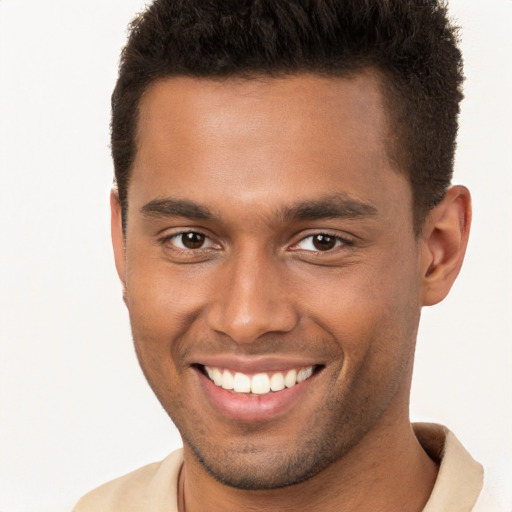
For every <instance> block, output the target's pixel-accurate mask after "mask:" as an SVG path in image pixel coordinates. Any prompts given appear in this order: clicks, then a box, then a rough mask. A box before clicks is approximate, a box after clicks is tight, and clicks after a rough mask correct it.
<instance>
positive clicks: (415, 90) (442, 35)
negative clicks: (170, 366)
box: [111, 0, 463, 233]
mask: <svg viewBox="0 0 512 512" xmlns="http://www.w3.org/2000/svg"><path fill="white" fill-rule="evenodd" d="M366 69H370V70H373V71H375V72H376V73H377V75H379V76H380V78H381V84H382V86H381V90H382V93H383V96H384V99H385V102H386V106H387V110H388V119H389V127H388V144H387V146H388V155H389V157H390V158H391V159H392V161H393V162H394V163H395V164H396V166H397V169H399V170H400V171H401V172H403V173H405V174H406V175H407V176H408V178H409V180H410V183H411V187H412V192H413V199H414V206H413V207H414V226H415V230H416V232H417V233H418V232H419V229H420V227H421V224H422V222H423V220H424V218H425V215H426V214H427V213H428V211H429V210H430V209H431V208H432V207H433V206H435V205H436V204H438V203H439V201H441V199H442V198H443V196H444V194H445V192H446V189H447V188H448V186H449V185H450V182H451V179H452V174H453V159H454V153H455V140H456V134H457V127H458V113H459V103H460V100H461V99H462V91H461V88H462V82H463V73H462V57H461V53H460V51H459V49H458V31H457V28H456V27H455V26H454V25H453V24H452V23H451V21H450V20H449V18H448V14H447V7H446V5H445V3H443V2H439V1H436V0H155V1H154V2H153V3H152V4H151V5H150V6H149V7H148V8H147V9H146V10H145V11H144V12H142V13H141V14H140V15H138V16H137V17H136V18H135V19H134V20H133V21H132V23H131V25H130V35H129V39H128V42H127V44H126V46H125V48H124V49H123V52H122V55H121V60H120V65H119V78H118V81H117V84H116V87H115V90H114V93H113V95H112V122H111V147H112V156H113V160H114V169H115V180H116V183H117V187H118V191H119V198H120V202H121V207H122V211H123V218H124V219H126V211H127V191H128V184H129V178H130V171H131V167H132V165H133V162H134V159H135V156H136V152H137V142H136V133H137V121H138V107H139V103H140V99H141V96H142V94H143V93H144V91H146V90H147V88H148V87H149V86H150V85H151V84H153V83H154V82H156V81H157V80H161V79H163V78H166V77H172V76H190V77H197V78H217V79H223V78H228V77H236V76H240V77H245V78H251V77H252V76H254V77H257V76H261V75H262V74H263V75H267V76H271V77H272V76H280V77H282V76H286V75H295V74H299V73H316V74H319V75H322V76H328V77H329V76H331V77H335V76H345V77H349V76H350V75H353V74H354V73H357V72H358V71H361V70H366Z"/></svg>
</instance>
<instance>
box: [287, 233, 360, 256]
mask: <svg viewBox="0 0 512 512" xmlns="http://www.w3.org/2000/svg"><path fill="white" fill-rule="evenodd" d="M345 245H350V243H349V242H347V241H346V240H344V239H343V238H340V237H339V236H334V235H329V234H327V233H316V234H314V235H309V236H306V237H304V238H303V239H302V240H301V241H300V242H299V243H298V244H297V245H296V248H297V249H299V250H302V251H310V252H317V253H318V252H327V251H331V250H333V249H338V248H341V247H343V246H345Z"/></svg>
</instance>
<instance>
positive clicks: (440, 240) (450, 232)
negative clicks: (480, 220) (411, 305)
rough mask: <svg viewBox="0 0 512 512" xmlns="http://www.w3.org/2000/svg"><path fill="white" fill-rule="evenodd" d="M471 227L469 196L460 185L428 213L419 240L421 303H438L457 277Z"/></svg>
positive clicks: (450, 190)
mask: <svg viewBox="0 0 512 512" xmlns="http://www.w3.org/2000/svg"><path fill="white" fill-rule="evenodd" d="M470 225H471V196H470V193H469V190H468V189H467V188H465V187H462V186H455V187H452V188H450V189H449V190H448V191H447V193H446V195H445V197H444V199H443V200H442V201H441V203H439V204H438V205H437V206H436V207H434V208H433V209H432V211H431V212H430V213H429V215H428V217H427V219H426V220H425V223H424V226H423V230H422V237H421V242H420V243H421V245H422V247H421V272H422V276H421V278H422V303H423V305H424V306H431V305H433V304H437V303H438V302H441V301H442V300H443V299H444V298H445V297H446V296H447V295H448V292H449V291H450V289H451V287H452V285H453V283H454V281H455V279H456V277H457V275H458V274H459V271H460V268H461V266H462V262H463V260H464V255H465V253H466V247H467V243H468V237H469V228H470Z"/></svg>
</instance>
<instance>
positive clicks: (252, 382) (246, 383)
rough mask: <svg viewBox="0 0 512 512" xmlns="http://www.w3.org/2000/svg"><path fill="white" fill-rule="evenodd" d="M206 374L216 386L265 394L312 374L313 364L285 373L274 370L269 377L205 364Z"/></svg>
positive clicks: (238, 391)
mask: <svg viewBox="0 0 512 512" xmlns="http://www.w3.org/2000/svg"><path fill="white" fill-rule="evenodd" d="M204 368H205V371H206V374H207V375H208V377H209V379H210V380H212V381H213V382H214V384H215V385H216V386H219V387H222V388H224V389H228V390H233V391H234V392H235V393H253V394H255V395H266V394H267V393H270V391H274V392H276V391H281V390H283V389H284V388H285V387H286V388H291V387H293V386H295V384H298V383H299V382H302V381H304V380H306V379H309V377H311V375H313V366H308V367H306V368H301V369H299V370H295V369H294V370H289V371H288V372H286V375H284V374H283V372H275V373H272V375H271V376H270V377H269V374H267V373H257V374H255V375H253V376H252V377H250V376H249V375H246V374H245V373H241V372H236V373H235V374H234V375H233V373H231V372H230V371H229V370H221V369H219V368H215V367H211V366H205V367H204Z"/></svg>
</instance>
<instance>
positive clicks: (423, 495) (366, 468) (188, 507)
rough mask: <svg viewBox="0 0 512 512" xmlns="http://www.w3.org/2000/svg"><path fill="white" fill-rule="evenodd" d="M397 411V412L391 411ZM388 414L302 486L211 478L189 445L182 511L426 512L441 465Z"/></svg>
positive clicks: (407, 427)
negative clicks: (245, 486)
mask: <svg viewBox="0 0 512 512" xmlns="http://www.w3.org/2000/svg"><path fill="white" fill-rule="evenodd" d="M388 412H391V411H388ZM389 416H390V415H389V414H384V415H383V417H382V418H381V420H380V421H379V425H376V426H375V428H374V429H372V431H370V432H368V433H367V434H366V436H364V438H363V439H362V440H361V441H360V442H359V443H358V444H357V445H356V446H355V447H354V448H353V449H352V450H351V451H350V452H349V453H347V454H346V455H345V456H344V457H343V458H341V459H340V460H338V461H336V462H335V463H333V464H331V465H330V466H329V467H328V468H326V469H325V470H323V471H322V472H321V473H319V474H318V475H316V476H314V477H312V478H310V479H309V480H307V481H305V482H302V483H300V484H297V485H293V486H290V487H286V488H283V489H273V490H268V491H244V490H239V489H233V488H231V487H227V486H225V485H222V484H220V483H219V482H217V481H215V480H214V479H212V478H211V476H210V475H208V474H207V473H206V472H205V471H204V469H203V468H202V466H201V465H200V464H199V463H198V462H197V460H196V459H195V457H194V455H193V454H192V453H191V452H190V450H188V449H187V446H186V445H185V450H184V455H185V463H184V466H183V471H182V477H181V478H180V480H181V482H180V488H181V492H180V509H179V510H180V512H199V511H201V510H205V501H204V498H202V497H204V496H207V505H208V510H209V511H210V512H225V511H226V510H245V511H251V512H252V511H254V512H256V511H266V512H277V511H280V512H283V511H288V510H289V511H292V510H293V511H294V512H301V511H315V510H319V511H320V510H321V511H322V512H331V511H332V512H334V511H336V512H342V511H352V510H379V512H396V510H403V511H407V512H420V511H421V510H423V508H424V505H425V503H426V502H427V500H428V498H429V496H430V493H431V491H432V488H433V486H434V482H435V479H436V475H437V466H436V465H435V463H434V462H433V461H432V460H431V459H430V458H429V457H428V455H427V454H426V453H425V451H424V450H423V448H422V447H421V445H420V444H419V442H418V441H417V439H416V437H415V435H414V432H413V430H412V427H411V425H410V423H409V420H408V419H407V418H405V419H404V420H403V421H401V422H399V423H397V422H396V417H395V419H394V421H393V422H391V421H389Z"/></svg>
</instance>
